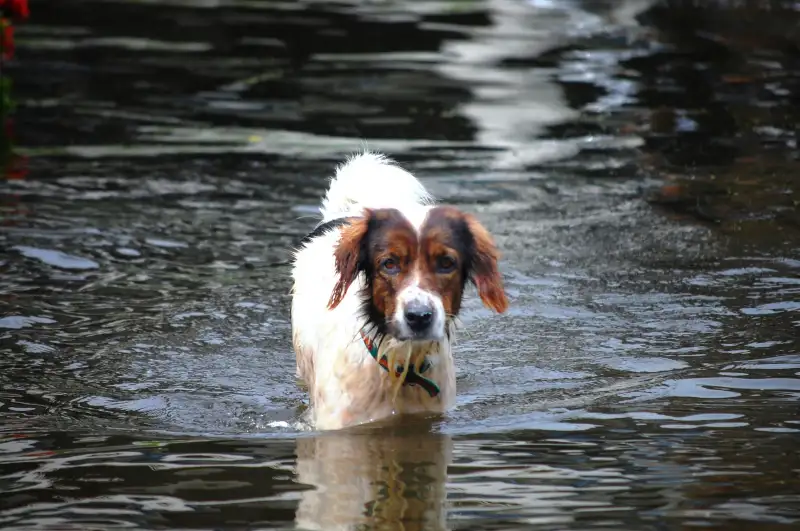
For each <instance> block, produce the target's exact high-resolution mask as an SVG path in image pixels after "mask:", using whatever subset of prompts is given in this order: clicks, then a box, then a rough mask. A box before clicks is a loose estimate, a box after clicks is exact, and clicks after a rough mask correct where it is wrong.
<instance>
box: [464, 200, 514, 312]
mask: <svg viewBox="0 0 800 531" xmlns="http://www.w3.org/2000/svg"><path fill="white" fill-rule="evenodd" d="M466 223H467V228H468V229H469V232H470V234H472V242H473V246H472V253H471V256H470V268H469V278H470V280H471V281H472V283H473V284H475V287H476V288H478V295H479V296H480V298H481V300H482V301H483V304H484V305H485V306H486V307H487V308H491V309H492V310H494V311H496V312H497V313H503V312H505V311H506V310H507V309H508V299H507V298H506V293H505V290H504V289H503V277H502V275H501V274H500V270H499V269H498V267H497V260H498V259H499V258H500V253H499V251H498V250H497V247H495V245H494V240H493V239H492V236H491V234H489V231H487V230H486V228H484V226H483V225H481V223H480V222H479V221H478V220H477V219H476V218H475V217H474V216H472V215H470V214H467V215H466Z"/></svg>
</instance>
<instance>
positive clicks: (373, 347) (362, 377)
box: [292, 153, 508, 429]
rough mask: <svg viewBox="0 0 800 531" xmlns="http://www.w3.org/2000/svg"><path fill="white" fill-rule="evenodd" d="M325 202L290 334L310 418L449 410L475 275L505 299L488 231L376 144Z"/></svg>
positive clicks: (488, 300) (499, 306) (493, 298)
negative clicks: (464, 309)
mask: <svg viewBox="0 0 800 531" xmlns="http://www.w3.org/2000/svg"><path fill="white" fill-rule="evenodd" d="M320 211H321V214H322V220H321V222H320V223H319V225H317V227H316V228H315V229H314V230H313V231H312V232H311V233H310V234H309V235H308V236H307V237H306V238H305V239H304V240H303V242H302V243H301V244H300V246H299V248H298V249H297V250H296V252H295V255H294V259H293V269H292V277H293V281H294V286H293V291H292V339H293V344H294V349H295V354H296V356H297V374H298V376H299V377H300V378H301V379H302V380H304V382H305V383H306V385H307V386H308V389H309V393H310V398H311V417H312V418H311V420H312V422H313V424H314V425H315V427H316V428H318V429H337V428H343V427H346V426H351V425H355V424H360V423H364V422H370V421H374V420H379V419H383V418H386V417H388V416H391V415H393V414H398V413H424V412H433V413H440V412H443V411H445V410H447V409H448V408H449V407H451V406H452V405H453V403H454V401H455V394H456V383H455V367H454V362H453V351H452V346H453V341H454V336H455V330H456V327H455V319H456V318H457V316H458V313H459V310H460V308H461V301H462V297H463V294H464V288H465V286H466V284H467V282H472V283H473V284H474V285H475V286H476V288H477V290H478V294H479V296H480V298H481V300H482V301H483V303H484V304H485V305H486V306H487V307H488V308H491V309H492V310H494V311H496V312H498V313H502V312H504V311H505V310H506V309H507V307H508V300H507V298H506V294H505V291H504V288H503V279H502V276H501V274H500V272H499V270H498V265H497V260H498V251H497V248H496V246H495V244H494V241H493V239H492V237H491V235H490V234H489V232H488V231H487V230H486V229H485V228H484V227H483V225H481V223H480V222H479V221H478V220H477V219H476V218H475V217H474V216H473V215H471V214H468V213H465V212H462V211H460V210H459V209H457V208H455V207H452V206H444V205H437V204H435V202H434V200H433V198H432V197H431V196H430V195H429V194H428V192H427V190H426V189H425V188H424V187H423V185H422V183H420V182H419V180H417V179H416V178H415V177H414V176H413V175H411V174H410V173H408V172H407V171H405V170H403V169H402V168H400V167H399V166H398V165H396V164H395V163H394V162H393V161H391V160H389V159H388V158H386V157H384V156H382V155H378V154H375V153H362V154H359V155H357V156H355V157H352V158H350V159H349V160H347V161H346V162H345V163H344V164H342V165H340V166H339V167H338V168H337V170H336V173H335V176H334V177H333V179H332V180H331V183H330V187H329V189H328V191H327V194H326V195H325V197H324V199H323V201H322V206H321V208H320Z"/></svg>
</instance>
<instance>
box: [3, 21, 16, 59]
mask: <svg viewBox="0 0 800 531" xmlns="http://www.w3.org/2000/svg"><path fill="white" fill-rule="evenodd" d="M0 27H2V34H0V50H2V51H3V59H11V56H13V55H14V26H12V25H11V24H9V23H8V22H7V21H5V20H2V21H0Z"/></svg>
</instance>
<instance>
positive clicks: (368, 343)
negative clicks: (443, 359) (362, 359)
mask: <svg viewBox="0 0 800 531" xmlns="http://www.w3.org/2000/svg"><path fill="white" fill-rule="evenodd" d="M361 339H362V340H363V341H364V346H365V347H367V350H368V351H369V353H370V355H371V356H372V359H374V360H375V361H377V362H378V365H380V366H381V367H382V368H383V370H385V371H386V372H389V360H388V358H387V356H386V354H384V355H382V356H381V357H380V359H378V346H377V345H375V342H374V341H373V340H372V339H371V338H370V337H369V336H367V334H365V333H364V331H363V330H361ZM430 368H431V363H430V362H429V361H428V360H427V359H426V360H425V361H423V362H422V366H421V367H420V368H419V372H417V370H416V369H415V368H414V366H411V367H409V368H408V374H407V375H406V379H405V381H404V382H403V385H418V386H420V387H422V388H423V389H425V391H426V392H427V393H428V394H429V395H430V396H431V398H433V397H435V396H437V395H438V394H439V386H438V385H436V383H435V382H434V381H433V380H431V379H429V378H425V377H424V376H422V373H424V372H425V371H427V370H428V369H430ZM403 369H404V367H403V366H402V365H398V366H397V367H395V373H396V375H397V376H401V375H402V374H403Z"/></svg>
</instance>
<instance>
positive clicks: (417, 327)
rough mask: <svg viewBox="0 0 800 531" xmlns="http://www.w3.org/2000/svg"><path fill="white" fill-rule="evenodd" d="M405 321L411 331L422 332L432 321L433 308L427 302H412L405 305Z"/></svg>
mask: <svg viewBox="0 0 800 531" xmlns="http://www.w3.org/2000/svg"><path fill="white" fill-rule="evenodd" d="M405 316H406V322H407V323H408V327H409V328H410V329H411V331H412V332H422V331H424V330H426V329H427V328H428V327H430V325H431V322H433V308H431V307H430V306H428V305H427V304H413V305H409V306H407V307H406V311H405Z"/></svg>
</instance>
